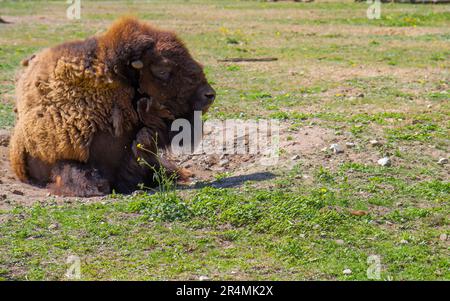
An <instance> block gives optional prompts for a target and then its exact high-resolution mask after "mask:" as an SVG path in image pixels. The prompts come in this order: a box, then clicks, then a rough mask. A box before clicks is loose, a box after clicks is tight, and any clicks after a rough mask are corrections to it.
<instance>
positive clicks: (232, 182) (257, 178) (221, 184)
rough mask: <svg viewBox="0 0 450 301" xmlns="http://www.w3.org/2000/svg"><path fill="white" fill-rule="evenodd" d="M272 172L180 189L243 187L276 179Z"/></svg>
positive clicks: (197, 184)
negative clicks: (251, 182)
mask: <svg viewBox="0 0 450 301" xmlns="http://www.w3.org/2000/svg"><path fill="white" fill-rule="evenodd" d="M275 177H276V176H275V174H273V173H271V172H256V173H252V174H248V175H240V176H233V177H227V178H223V179H220V180H216V181H212V182H206V181H205V182H198V183H196V184H195V185H192V186H179V187H178V188H179V189H201V188H204V187H214V188H231V187H237V186H241V185H243V184H244V183H245V182H247V181H265V180H270V179H273V178H275Z"/></svg>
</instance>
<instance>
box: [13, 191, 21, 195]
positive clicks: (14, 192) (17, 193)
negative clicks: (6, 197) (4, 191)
mask: <svg viewBox="0 0 450 301" xmlns="http://www.w3.org/2000/svg"><path fill="white" fill-rule="evenodd" d="M12 193H13V194H16V195H24V193H23V192H22V191H20V190H13V191H12Z"/></svg>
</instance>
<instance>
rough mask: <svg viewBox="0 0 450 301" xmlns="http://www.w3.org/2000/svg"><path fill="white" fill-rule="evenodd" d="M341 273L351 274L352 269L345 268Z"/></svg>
mask: <svg viewBox="0 0 450 301" xmlns="http://www.w3.org/2000/svg"><path fill="white" fill-rule="evenodd" d="M342 273H343V274H344V275H351V274H352V270H350V269H345V270H343V271H342Z"/></svg>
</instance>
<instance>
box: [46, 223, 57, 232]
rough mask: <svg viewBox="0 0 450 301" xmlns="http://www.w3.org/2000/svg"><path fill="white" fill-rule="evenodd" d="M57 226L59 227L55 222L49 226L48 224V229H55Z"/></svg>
mask: <svg viewBox="0 0 450 301" xmlns="http://www.w3.org/2000/svg"><path fill="white" fill-rule="evenodd" d="M58 228H59V225H58V224H57V223H56V224H51V225H50V226H48V229H49V230H56V229H58Z"/></svg>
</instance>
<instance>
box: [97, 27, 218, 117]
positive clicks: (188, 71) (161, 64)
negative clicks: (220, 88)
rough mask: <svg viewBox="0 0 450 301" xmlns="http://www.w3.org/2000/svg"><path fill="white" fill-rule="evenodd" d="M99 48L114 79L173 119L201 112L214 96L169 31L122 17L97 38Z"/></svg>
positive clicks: (195, 64)
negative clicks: (150, 99) (164, 110)
mask: <svg viewBox="0 0 450 301" xmlns="http://www.w3.org/2000/svg"><path fill="white" fill-rule="evenodd" d="M100 46H101V47H100V49H105V50H104V51H105V53H104V56H105V61H106V66H107V68H108V69H110V70H113V73H114V74H115V76H116V77H117V78H118V79H120V80H121V81H123V82H125V83H127V84H130V85H132V86H133V87H135V89H136V91H137V92H138V93H141V94H146V95H148V96H149V97H151V98H152V99H154V100H156V101H158V102H159V103H160V104H162V105H164V106H165V107H167V108H168V109H169V111H170V112H171V113H172V115H173V116H174V117H175V118H181V117H187V116H190V115H191V114H192V112H193V111H203V113H205V112H206V111H207V110H208V108H209V107H210V106H211V104H212V103H213V101H214V99H215V97H216V92H215V91H214V89H213V88H212V87H211V86H210V85H209V84H208V82H207V80H206V77H205V74H204V72H203V67H202V66H201V65H200V64H199V63H198V62H196V61H195V60H194V59H193V58H192V56H191V55H190V53H189V51H188V50H187V48H186V47H185V46H184V44H183V43H182V42H181V41H180V40H179V39H178V38H177V37H176V35H175V34H174V33H172V32H168V31H162V30H159V29H156V28H154V27H152V26H150V25H148V24H145V23H142V22H139V21H137V20H136V19H133V18H124V19H122V20H120V21H118V22H116V23H115V24H114V25H113V26H112V27H111V28H110V29H109V30H108V32H107V33H105V35H103V36H102V37H101V38H100Z"/></svg>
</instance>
